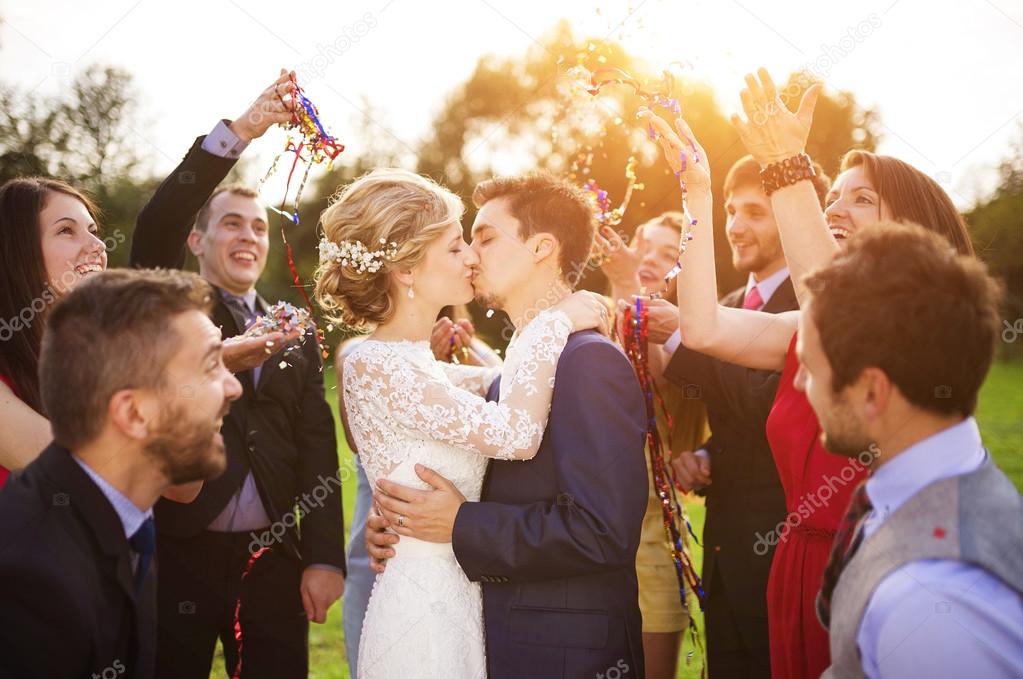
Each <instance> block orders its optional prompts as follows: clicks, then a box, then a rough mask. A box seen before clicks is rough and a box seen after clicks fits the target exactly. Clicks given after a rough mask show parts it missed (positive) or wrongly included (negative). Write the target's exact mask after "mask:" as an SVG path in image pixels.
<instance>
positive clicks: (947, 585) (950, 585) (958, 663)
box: [856, 417, 1023, 679]
mask: <svg viewBox="0 0 1023 679" xmlns="http://www.w3.org/2000/svg"><path fill="white" fill-rule="evenodd" d="M987 457H988V455H987V452H986V451H985V450H984V448H983V446H982V445H981V440H980V430H979V429H978V428H977V422H976V420H974V419H973V418H972V417H970V418H967V419H965V420H964V421H963V422H960V423H959V424H956V425H954V426H952V427H949V428H948V429H945V430H944V431H942V432H939V433H938V434H935V435H934V436H931V437H930V438H927V439H924V440H923V441H920V442H918V443H916V444H914V445H912V446H910V447H909V448H907V449H906V450H905V451H903V452H902V453H901V454H899V455H898V456H896V457H894V458H893V459H892V460H891V461H889V462H887V463H885V464H884V465H882V466H881V467H879V468H878V469H877V471H876V472H874V474H873V475H872V476H871V477H870V479H869V480H868V481H867V495H868V496H869V497H870V501H871V504H872V505H873V509H872V511H871V512H870V514H868V515H867V518H866V520H865V523H864V526H863V537H864V539H867V538H869V537H870V536H871V535H872V534H873V533H874V532H876V531H877V529H878V528H880V527H881V525H882V524H883V523H884V521H885V520H886V519H887V517H889V516H890V515H891V514H892V513H893V512H895V511H896V510H897V509H898V508H899V507H901V506H902V505H904V504H905V503H906V502H907V501H909V499H910V498H912V497H913V496H914V495H916V494H917V493H918V492H919V491H921V490H922V489H923V488H924V487H926V486H928V485H930V484H932V483H934V482H936V481H939V480H942V479H947V478H950V477H953V476H960V475H962V474H967V473H969V472H972V471H974V470H976V469H978V468H979V467H980V466H981V465H983V464H984V462H985V461H986V460H987ZM1020 567H1021V568H1023V564H1021V565H1020ZM856 641H857V644H858V645H859V650H860V657H861V659H862V663H863V672H864V673H865V674H866V675H867V676H868V677H871V679H875V678H877V677H892V678H893V679H894V678H896V677H897V678H898V679H903V678H904V677H973V678H976V679H981V678H983V679H993V678H996V677H1020V676H1023V597H1021V596H1020V594H1019V593H1018V592H1016V591H1015V590H1013V589H1012V588H1011V587H1009V586H1008V585H1006V584H1005V583H1004V582H1003V581H1002V580H1001V579H1000V578H998V577H997V576H995V575H993V574H992V573H990V572H989V571H987V570H984V569H983V568H980V567H978V566H974V565H971V564H968V563H965V562H962V561H952V560H939V559H929V560H924V561H913V562H911V563H908V564H906V565H904V566H902V567H900V568H898V569H896V570H894V571H892V572H891V573H889V574H888V575H887V576H886V577H885V578H884V579H883V580H881V582H880V583H878V586H877V589H875V590H874V593H873V595H872V596H871V597H870V601H869V603H868V604H867V608H866V610H865V611H864V614H863V620H862V621H861V622H860V629H859V633H858V635H857V638H856Z"/></svg>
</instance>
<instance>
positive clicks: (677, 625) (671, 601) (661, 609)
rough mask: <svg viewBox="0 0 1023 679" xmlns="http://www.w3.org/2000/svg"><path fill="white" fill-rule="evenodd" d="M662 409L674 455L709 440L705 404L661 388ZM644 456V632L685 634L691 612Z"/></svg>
mask: <svg viewBox="0 0 1023 679" xmlns="http://www.w3.org/2000/svg"><path fill="white" fill-rule="evenodd" d="M661 394H662V396H663V398H664V404H665V406H666V407H667V409H668V411H669V412H670V413H671V415H672V425H673V426H672V432H671V435H672V436H671V438H672V444H673V445H672V447H673V448H674V450H673V451H672V453H679V452H681V451H683V450H693V449H695V448H696V446H698V445H700V444H701V443H703V442H704V441H705V440H706V438H707V435H708V430H707V411H706V409H705V408H704V406H703V403H702V402H701V401H699V400H696V399H687V398H685V395H684V394H683V392H682V390H681V389H679V388H678V387H676V386H675V385H672V384H667V385H662V387H661ZM656 408H657V425H658V429H659V430H660V433H661V444H662V445H663V446H664V448H665V450H664V451H663V452H664V455H665V458H668V457H669V451H668V450H667V446H668V437H667V433H668V432H667V421H666V418H664V416H663V413H662V412H661V408H660V404H658V405H657V406H656ZM645 452H647V454H646V466H647V488H648V493H649V495H648V499H647V505H646V514H645V515H644V516H643V532H642V534H641V537H640V543H639V551H638V552H637V554H636V578H637V579H638V580H639V610H640V612H641V613H642V614H643V632H645V633H659V632H660V633H664V632H681V631H683V630H685V628H686V626H687V625H688V624H689V611H688V610H687V609H686V608H685V607H684V606H683V605H682V600H681V597H680V595H679V586H678V576H677V575H676V574H675V562H674V561H673V560H672V558H671V550H670V547H669V545H668V540H667V537H665V534H664V517H663V515H662V513H661V503H660V499H659V498H658V497H657V495H656V493H655V492H654V484H653V472H652V470H651V469H650V455H649V451H645Z"/></svg>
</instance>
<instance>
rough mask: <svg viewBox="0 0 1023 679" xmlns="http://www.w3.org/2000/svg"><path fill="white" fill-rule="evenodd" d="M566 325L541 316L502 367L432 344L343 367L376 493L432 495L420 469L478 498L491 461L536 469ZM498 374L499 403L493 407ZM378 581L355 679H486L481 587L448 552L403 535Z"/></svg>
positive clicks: (390, 346) (549, 314) (352, 422)
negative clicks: (394, 489) (472, 362)
mask: <svg viewBox="0 0 1023 679" xmlns="http://www.w3.org/2000/svg"><path fill="white" fill-rule="evenodd" d="M571 330H572V328H571V323H570V321H569V319H568V317H567V316H566V315H565V314H564V313H562V312H560V311H544V312H542V313H540V314H538V315H537V317H536V318H535V319H534V320H533V321H532V322H531V323H529V324H528V325H527V326H526V327H525V328H524V329H523V330H522V332H521V333H520V334H517V335H516V336H515V337H513V338H512V341H511V343H510V344H509V346H508V350H507V353H506V356H505V363H504V366H503V368H500V369H498V368H478V367H470V366H458V365H451V364H447V363H442V362H440V361H437V360H435V359H434V356H433V353H432V352H431V350H430V345H429V343H428V342H383V341H377V340H372V339H367V340H366V341H364V342H362V343H361V344H360V345H359V346H358V347H356V348H355V349H354V350H353V351H352V352H351V353H350V354H349V355H348V356H347V357H346V358H345V363H344V390H345V407H346V413H347V415H348V424H349V427H350V428H351V433H352V435H353V437H354V440H355V444H356V446H357V447H358V450H359V457H360V460H361V462H362V464H363V466H364V467H365V470H366V475H367V477H368V478H369V482H370V485H371V486H373V487H375V485H376V481H377V479H382V478H386V479H390V480H392V481H395V482H397V483H400V484H403V485H406V486H412V487H416V488H422V489H428V488H429V486H428V485H427V484H425V483H423V482H422V481H421V480H420V479H419V477H418V476H416V473H415V469H414V467H415V465H416V463H421V464H424V465H426V466H427V467H430V468H432V469H434V470H436V471H437V472H439V473H440V474H441V475H442V476H444V477H446V478H448V479H449V480H451V482H452V483H454V484H455V485H456V486H457V487H458V489H459V490H460V491H461V492H462V494H463V495H464V496H465V497H466V499H467V500H468V501H470V502H475V501H478V500H479V499H480V490H481V488H482V486H483V475H484V472H485V471H486V466H487V458H497V459H503V460H515V459H520V460H522V459H529V458H531V457H533V456H534V455H535V454H536V451H537V449H538V448H539V445H540V440H541V438H542V437H543V432H544V429H545V428H546V426H547V416H548V414H549V413H550V403H551V394H552V391H553V388H554V374H555V370H556V368H557V361H558V357H559V356H560V354H561V351H562V350H563V349H564V347H565V343H566V342H567V340H568V335H569V334H570V333H571ZM499 373H500V374H501V375H502V377H501V396H500V400H499V401H498V402H496V403H495V402H487V401H486V394H487V390H488V389H489V387H490V384H491V383H492V382H493V380H494V378H495V377H496V376H497V375H498V374H499ZM394 551H395V556H394V557H393V558H392V559H390V560H389V561H388V562H387V569H386V571H385V572H384V573H383V574H381V575H379V576H377V579H376V582H375V583H374V585H373V592H372V594H371V595H370V600H369V607H368V608H367V610H366V618H365V621H364V622H363V627H362V638H361V640H360V643H359V679H416V678H418V677H422V678H424V679H439V678H443V679H477V678H479V679H485V677H486V676H487V668H486V655H485V646H484V637H483V609H482V600H481V593H480V587H479V584H478V583H474V582H470V581H469V580H468V579H467V578H466V577H465V573H463V572H462V569H461V568H460V567H459V565H458V561H457V560H456V559H455V555H454V551H453V550H452V548H451V543H444V544H437V543H430V542H424V541H422V540H417V539H413V538H409V537H402V538H401V540H400V541H399V542H398V544H397V545H395V547H394Z"/></svg>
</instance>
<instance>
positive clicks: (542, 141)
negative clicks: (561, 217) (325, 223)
mask: <svg viewBox="0 0 1023 679" xmlns="http://www.w3.org/2000/svg"><path fill="white" fill-rule="evenodd" d="M576 65H580V66H583V67H585V68H587V69H589V70H593V69H596V68H600V67H617V68H620V69H622V70H624V71H626V72H628V73H629V74H631V75H633V76H634V77H636V78H637V79H638V80H640V81H641V82H649V83H651V85H650V87H652V88H654V87H657V84H658V83H659V82H660V80H661V72H660V70H659V67H658V68H655V67H654V66H653V65H651V64H648V63H646V62H644V61H643V60H641V59H638V58H636V57H634V56H633V55H630V54H629V53H627V52H626V51H625V50H624V49H623V48H622V46H621V45H620V44H618V43H616V42H614V41H605V40H600V39H595V38H588V37H586V36H582V35H578V34H577V33H576V32H575V31H574V30H573V27H572V26H571V25H570V24H569V23H568V22H566V21H563V22H561V23H559V24H557V25H556V26H554V27H553V28H552V29H551V30H550V31H549V32H548V33H547V34H546V35H545V36H544V37H543V38H542V39H541V40H540V41H538V42H537V44H535V45H533V46H532V47H531V48H530V49H529V50H528V51H527V52H526V53H525V54H522V55H516V56H511V57H495V56H484V57H482V58H480V59H479V61H478V62H477V64H476V67H475V69H474V70H473V72H472V74H471V75H470V76H469V77H468V79H467V80H466V81H465V82H464V83H462V84H461V85H459V86H458V87H456V88H454V89H453V90H452V91H451V92H450V93H449V94H448V96H447V99H446V100H445V103H444V104H443V106H442V107H441V108H440V110H439V111H438V112H437V113H436V115H435V117H434V119H433V122H432V125H431V128H430V130H429V132H428V133H427V134H426V135H425V136H424V139H423V141H422V142H420V143H419V144H418V147H417V148H415V149H413V150H414V152H415V154H416V158H417V162H416V166H415V167H414V168H410V169H415V170H416V171H418V172H421V173H424V174H426V175H429V176H431V177H433V178H434V179H436V180H438V181H440V182H441V183H443V184H445V185H446V186H448V187H449V188H451V189H452V190H453V191H455V192H456V193H457V194H459V195H460V196H461V197H462V198H463V199H464V201H465V203H466V206H467V212H466V218H465V220H464V226H465V228H466V232H467V233H468V229H469V227H470V226H471V224H472V220H473V218H474V216H475V208H474V207H473V206H472V204H471V195H472V190H473V187H474V186H475V185H476V183H477V182H479V181H480V180H482V179H485V178H487V177H490V176H492V175H494V174H502V173H508V172H521V171H525V170H528V169H532V168H543V169H547V170H550V171H552V172H555V173H558V174H561V175H564V176H568V177H570V178H571V179H572V180H573V181H576V182H578V183H580V184H581V183H583V182H584V181H586V180H587V179H590V178H593V179H595V180H596V181H597V182H598V183H599V185H600V186H601V187H602V188H604V189H606V190H607V191H608V192H609V194H610V196H611V199H612V203H613V204H617V203H618V201H619V200H620V199H621V197H622V194H623V191H624V189H625V185H626V181H627V180H626V177H625V173H624V170H625V166H626V163H627V161H628V159H629V157H630V156H633V155H635V156H636V159H637V166H636V172H637V174H638V177H639V182H640V183H642V184H643V186H644V188H643V189H642V190H641V191H637V192H636V193H635V194H634V195H633V198H632V202H631V204H630V206H629V209H628V211H627V212H626V215H625V219H624V221H623V223H622V224H621V225H620V226H619V227H618V228H619V229H620V230H621V231H622V232H623V234H624V235H625V236H629V235H631V234H632V232H633V231H634V229H635V227H636V226H637V225H638V224H640V223H642V222H644V221H646V220H648V219H650V218H652V217H655V216H656V215H658V214H660V213H661V212H663V211H666V210H674V209H678V207H679V199H680V196H679V189H678V184H677V180H676V179H675V177H674V176H673V175H672V174H671V173H670V172H669V171H668V170H667V168H666V167H665V165H664V163H663V162H662V160H661V158H660V151H659V150H658V149H656V148H655V146H654V144H653V143H651V142H648V141H646V139H645V137H646V134H645V130H643V129H642V128H640V127H639V126H638V125H636V123H635V117H634V113H635V111H636V109H637V108H638V107H639V106H641V105H643V104H644V103H645V102H643V100H642V99H640V97H638V96H636V95H635V94H634V93H633V91H632V90H631V89H630V88H628V87H624V86H614V87H608V88H606V89H605V90H604V92H603V93H602V94H601V95H600V96H599V97H596V98H593V97H590V96H589V95H585V94H583V95H582V96H579V95H578V94H577V95H576V96H574V97H573V96H570V95H569V94H567V92H568V86H569V84H570V81H569V79H568V78H567V77H566V74H567V73H568V71H569V69H570V68H571V67H573V66H576ZM789 82H790V83H800V82H801V83H804V84H806V79H805V77H803V78H797V74H792V75H791V76H790V79H789ZM738 86H739V83H737V84H736V87H738ZM674 87H675V90H676V91H674V92H672V93H671V95H672V96H675V97H678V98H679V99H680V101H681V103H682V107H683V112H684V113H685V115H686V118H687V120H688V121H689V123H690V124H691V125H692V128H693V130H694V132H695V133H696V134H697V136H698V137H699V139H700V141H701V142H702V144H703V146H704V148H706V149H707V151H708V153H709V154H710V158H709V161H710V164H711V168H712V174H713V183H714V192H715V205H716V207H715V231H716V233H715V240H716V254H717V259H718V272H719V279H720V280H719V282H718V283H719V292H722V293H723V292H725V291H727V290H730V289H732V288H734V287H736V286H738V285H740V284H741V283H742V281H743V278H742V276H740V275H739V274H738V273H736V272H735V271H734V270H733V269H732V267H731V263H730V254H729V250H728V245H727V241H726V239H725V237H724V211H723V207H722V204H723V196H722V195H721V186H722V184H723V182H724V176H725V173H726V172H727V170H728V168H729V167H730V166H731V165H732V163H734V162H735V161H736V160H738V159H739V158H740V157H741V156H742V155H744V154H745V150H744V149H743V147H742V144H741V142H740V141H739V138H738V135H737V134H736V133H735V131H734V129H733V128H732V126H731V124H730V122H729V121H728V119H727V118H726V116H725V115H724V113H723V112H722V111H721V109H720V106H719V104H718V102H717V100H716V98H715V94H714V92H713V91H712V90H711V89H710V87H709V86H708V85H706V84H704V83H702V82H700V81H698V80H696V79H695V78H693V77H690V76H689V75H688V74H687V73H685V71H684V70H682V71H681V72H680V74H679V75H677V76H676V77H675V78H674ZM135 101H136V97H135V89H134V85H133V80H132V75H131V74H130V73H128V72H126V71H123V70H120V69H117V68H111V67H103V66H100V65H94V66H92V67H90V68H88V69H86V70H85V71H82V72H81V73H80V74H79V75H78V76H77V77H75V78H74V79H73V80H72V81H71V84H70V87H68V88H67V90H66V91H64V92H61V93H60V94H59V95H57V96H55V97H44V96H40V95H37V94H35V93H34V92H26V91H18V90H16V89H15V88H12V87H9V86H3V85H2V84H0V106H2V113H0V181H3V180H6V179H8V178H10V177H14V176H19V175H26V174H42V175H49V176H56V177H61V178H64V179H67V180H68V181H70V182H71V183H73V184H75V185H76V186H79V187H82V188H85V189H86V190H88V191H89V192H90V193H91V194H92V195H93V196H94V197H95V198H96V200H97V202H98V204H99V205H100V207H101V209H102V211H103V216H102V220H101V221H102V226H103V228H104V229H105V231H107V232H108V233H111V232H113V233H116V232H117V231H120V232H121V234H123V235H124V236H125V240H124V241H123V242H125V243H127V242H129V240H128V239H130V235H131V231H132V228H133V223H134V218H135V215H136V214H137V212H138V210H139V209H140V208H141V206H142V205H143V204H144V203H145V201H146V200H147V199H148V198H149V196H150V195H151V194H152V191H153V190H154V189H155V187H156V185H157V184H158V183H159V180H160V177H155V176H153V175H152V173H151V171H150V168H149V167H148V164H147V163H146V162H144V159H143V158H142V157H140V155H139V151H138V149H139V146H140V145H139V143H138V142H139V139H140V138H142V139H144V137H143V136H142V135H141V134H140V133H139V132H138V129H139V128H140V127H142V123H141V122H140V120H139V117H140V112H139V110H138V107H137V105H136V103H135ZM362 104H363V108H364V110H365V111H366V114H365V116H364V118H363V120H362V122H361V129H358V131H357V134H358V135H360V138H361V139H365V140H372V141H371V142H368V143H367V144H366V150H365V151H364V152H362V154H361V155H354V154H352V152H351V151H348V152H346V153H344V154H343V155H342V156H340V157H339V162H338V163H337V165H336V166H335V167H334V169H333V170H332V171H331V172H329V173H327V172H324V171H323V168H322V167H316V168H313V170H312V174H311V178H310V183H309V185H308V186H307V187H306V189H305V193H304V197H303V200H302V209H301V214H300V217H301V223H300V225H299V226H293V225H290V224H289V225H287V226H286V227H285V228H286V229H287V234H288V239H289V241H290V242H291V244H292V247H293V249H294V252H295V256H296V261H297V263H298V267H299V270H300V271H301V272H302V275H303V278H304V281H305V282H306V283H309V282H310V279H311V276H312V272H313V270H314V268H315V265H316V258H317V251H316V243H317V241H318V235H317V233H316V228H315V225H316V223H317V219H318V215H319V213H320V212H321V211H322V210H323V208H324V207H326V205H327V202H328V200H329V198H330V196H331V195H332V194H334V193H335V192H336V190H337V189H338V187H340V186H343V185H344V184H346V183H348V182H349V181H351V180H352V179H354V178H355V177H357V176H359V175H361V174H362V173H364V172H366V171H368V170H369V169H371V168H373V167H378V166H382V165H394V164H399V163H400V162H401V161H400V159H401V158H402V157H405V158H407V157H408V149H407V148H403V147H402V143H401V142H400V141H398V140H396V139H394V138H391V137H388V136H386V135H382V134H380V133H379V130H378V129H374V126H375V123H373V122H372V121H373V120H380V119H386V114H385V113H384V112H379V111H376V110H374V108H373V106H372V102H371V101H368V100H367V98H366V97H364V100H363V102H362ZM790 106H794V103H792V102H790ZM322 113H323V114H325V117H326V118H327V119H328V120H329V117H330V112H329V111H325V112H322ZM879 127H880V125H879V117H878V113H877V112H876V111H875V110H872V109H870V108H864V107H863V106H861V105H860V104H858V103H857V101H856V98H855V95H854V94H853V93H851V92H832V91H829V92H828V93H827V94H826V95H824V96H822V97H821V100H820V101H819V103H818V105H817V111H816V116H815V121H814V127H813V130H812V132H811V137H810V140H809V143H808V151H809V153H810V154H811V155H812V156H813V157H814V159H815V160H817V161H818V162H820V163H821V164H822V165H823V166H824V168H825V170H826V172H827V173H828V174H829V175H831V176H832V177H833V176H834V175H835V173H836V172H837V168H838V163H839V160H840V158H841V156H842V154H844V153H845V152H846V151H847V150H849V149H850V148H854V147H855V148H864V149H868V150H874V149H875V147H876V144H877V142H878V140H879V132H878V129H879ZM199 132H202V130H199V131H197V133H199ZM342 141H344V140H342ZM257 143H258V142H257ZM182 150H184V149H182ZM261 173H262V168H254V167H251V165H246V164H245V160H244V158H243V160H242V162H241V163H240V164H239V168H237V169H236V171H235V172H233V173H232V178H234V179H243V180H247V181H248V182H249V183H255V179H256V178H258V177H259V176H261ZM1001 175H1002V183H1001V185H1000V187H999V188H998V190H997V191H996V192H995V193H994V194H993V195H992V196H991V197H990V198H989V199H987V200H984V201H981V202H980V203H978V204H977V205H976V206H975V207H974V208H973V209H972V210H971V211H970V212H969V214H968V215H967V217H968V219H969V221H970V223H971V225H972V226H973V232H974V237H975V240H976V245H977V249H978V252H980V253H981V254H982V256H983V257H984V258H985V259H986V260H987V261H988V263H989V266H991V268H992V270H993V271H994V272H995V273H997V274H999V275H1001V276H1002V277H1004V278H1005V280H1006V282H1007V285H1008V288H1009V291H1010V297H1009V302H1008V307H1009V308H1008V309H1007V317H1011V318H1012V319H1015V318H1017V317H1021V316H1023V305H1021V302H1020V300H1021V299H1023V258H1021V257H1020V253H1023V229H1020V228H1019V226H1020V225H1019V221H1020V220H1021V219H1023V217H1020V215H1023V209H1021V208H1023V128H1021V133H1020V135H1019V142H1018V144H1017V146H1016V147H1015V148H1013V149H1010V152H1009V153H1008V155H1007V160H1006V161H1005V163H1003V165H1002V168H1001ZM275 198H279V197H274V196H267V199H268V200H273V199H275ZM272 221H273V222H274V223H275V224H274V228H273V229H272V232H273V233H274V243H273V247H272V248H271V259H270V263H269V265H268V269H267V273H266V275H265V277H264V281H263V283H262V285H261V291H262V292H263V294H264V296H266V297H267V298H269V299H290V300H292V301H295V302H298V301H301V300H300V296H299V295H298V294H297V291H295V290H294V289H293V284H292V281H291V275H290V273H289V271H288V266H287V258H286V255H285V252H284V248H283V246H282V245H281V243H280V241H279V239H278V236H277V235H276V232H277V228H279V222H278V219H277V218H276V217H275V218H274V219H272ZM127 253H128V247H118V248H115V250H114V251H112V252H111V253H110V262H111V265H113V266H117V265H123V264H125V263H126V261H127ZM581 285H582V286H583V287H586V288H589V289H593V290H602V291H603V290H604V289H605V287H606V281H605V280H604V278H603V275H602V274H601V272H600V271H599V270H594V271H589V272H588V273H587V274H586V276H585V277H584V278H583V280H582V282H581ZM472 311H473V314H474V316H475V320H476V321H477V326H478V327H479V329H480V330H481V332H483V333H484V334H485V335H486V336H487V338H488V339H489V340H492V341H494V343H495V344H497V345H499V346H500V345H501V344H502V342H501V341H500V334H499V333H498V332H497V331H496V330H497V328H498V327H499V323H500V322H501V320H500V318H493V319H489V320H488V319H485V318H484V314H483V313H481V310H479V309H472ZM335 339H336V335H335Z"/></svg>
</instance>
